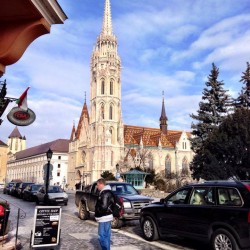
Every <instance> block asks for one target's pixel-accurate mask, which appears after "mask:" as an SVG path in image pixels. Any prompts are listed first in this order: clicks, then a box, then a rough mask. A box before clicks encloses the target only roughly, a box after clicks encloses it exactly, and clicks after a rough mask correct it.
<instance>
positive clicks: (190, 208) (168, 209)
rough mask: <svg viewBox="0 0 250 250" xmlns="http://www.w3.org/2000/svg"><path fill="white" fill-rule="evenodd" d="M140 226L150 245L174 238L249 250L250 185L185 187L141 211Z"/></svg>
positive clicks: (217, 183)
mask: <svg viewBox="0 0 250 250" xmlns="http://www.w3.org/2000/svg"><path fill="white" fill-rule="evenodd" d="M140 225H141V228H142V232H143V236H144V238H145V239H146V240H149V241H152V240H157V239H158V238H159V237H160V238H163V237H164V236H166V235H168V234H172V235H173V234H174V235H177V236H181V237H186V238H191V239H196V240H204V241H207V242H209V243H210V244H211V246H212V248H213V249H216V250H217V249H218V250H220V249H223V250H229V249H230V250H237V249H239V248H244V249H250V182H247V181H208V182H204V183H201V184H190V185H186V186H184V187H182V188H179V189H177V190H176V191H174V192H173V193H171V194H170V195H168V196H167V197H166V198H165V199H161V201H160V202H156V203H152V204H151V205H148V206H147V207H144V208H142V210H141V214H140Z"/></svg>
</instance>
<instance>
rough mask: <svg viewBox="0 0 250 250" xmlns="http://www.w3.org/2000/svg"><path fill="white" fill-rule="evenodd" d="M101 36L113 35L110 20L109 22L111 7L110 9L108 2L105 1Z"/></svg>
mask: <svg viewBox="0 0 250 250" xmlns="http://www.w3.org/2000/svg"><path fill="white" fill-rule="evenodd" d="M102 35H113V31H112V20H111V7H110V1H109V0H106V2H105V9H104V16H103V24H102Z"/></svg>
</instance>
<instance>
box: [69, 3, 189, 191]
mask: <svg viewBox="0 0 250 250" xmlns="http://www.w3.org/2000/svg"><path fill="white" fill-rule="evenodd" d="M90 70H91V77H90V105H89V107H88V106H87V103H86V97H85V102H84V105H83V108H82V112H81V116H80V119H79V123H78V125H77V126H75V125H73V128H72V132H71V137H70V143H69V158H68V161H69V162H68V183H69V184H70V186H73V185H74V184H75V183H78V182H80V181H82V182H84V183H85V184H90V183H91V182H92V181H95V180H97V179H98V178H100V176H101V174H102V173H103V172H104V171H109V172H112V173H113V174H114V175H115V174H116V173H117V172H119V173H122V172H127V171H129V170H130V169H131V168H135V167H140V168H141V169H144V170H145V169H146V168H150V169H154V170H155V172H156V173H160V174H161V175H167V174H169V173H177V172H181V171H188V169H189V162H190V161H191V160H192V158H193V153H192V150H191V149H190V142H189V140H188V138H189V137H190V133H188V132H185V131H179V130H170V129H169V128H168V118H167V115H166V111H165V104H164V98H163V100H162V107H159V116H160V119H159V120H160V126H159V128H148V127H140V126H136V125H127V124H124V123H123V120H122V110H121V106H122V105H121V104H122V94H121V84H122V80H121V59H120V57H119V54H118V40H117V37H116V36H115V35H114V33H113V29H112V18H111V7H110V0H106V1H105V9H104V17H103V25H102V30H101V33H100V35H99V36H98V37H97V41H96V44H95V48H94V50H93V53H92V57H91V62H90Z"/></svg>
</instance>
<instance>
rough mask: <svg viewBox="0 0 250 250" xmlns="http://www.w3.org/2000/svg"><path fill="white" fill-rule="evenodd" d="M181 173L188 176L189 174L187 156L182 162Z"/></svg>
mask: <svg viewBox="0 0 250 250" xmlns="http://www.w3.org/2000/svg"><path fill="white" fill-rule="evenodd" d="M181 173H182V174H183V175H187V174H188V161H187V157H186V156H185V157H184V158H183V160H182V170H181Z"/></svg>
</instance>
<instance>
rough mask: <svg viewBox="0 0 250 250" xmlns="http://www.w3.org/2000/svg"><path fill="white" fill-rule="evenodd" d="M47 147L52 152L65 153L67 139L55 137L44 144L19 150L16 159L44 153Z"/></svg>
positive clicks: (67, 145)
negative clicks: (55, 138)
mask: <svg viewBox="0 0 250 250" xmlns="http://www.w3.org/2000/svg"><path fill="white" fill-rule="evenodd" d="M49 148H50V149H51V150H52V151H53V152H58V153H67V152H69V140H66V139H57V140H55V141H51V142H47V143H45V144H41V145H38V146H35V147H32V148H28V149H25V150H22V151H19V152H17V153H16V160H20V159H23V158H27V157H31V156H35V155H40V154H44V153H46V152H47V151H48V150H49Z"/></svg>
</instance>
